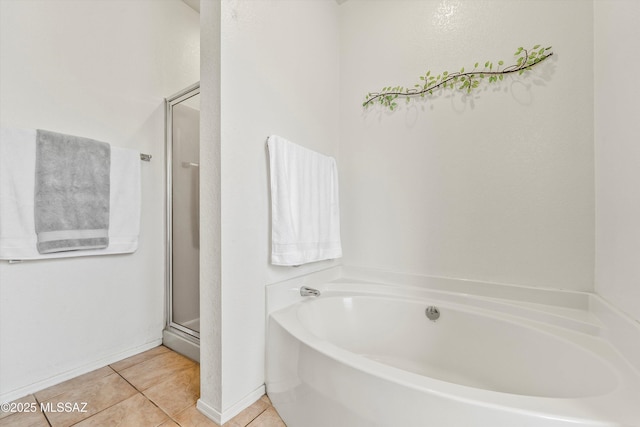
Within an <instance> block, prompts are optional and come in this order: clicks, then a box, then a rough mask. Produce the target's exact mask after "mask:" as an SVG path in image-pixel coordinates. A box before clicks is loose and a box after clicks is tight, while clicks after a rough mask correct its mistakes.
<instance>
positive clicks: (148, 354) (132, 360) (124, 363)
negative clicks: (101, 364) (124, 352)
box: [109, 345, 171, 372]
mask: <svg viewBox="0 0 640 427" xmlns="http://www.w3.org/2000/svg"><path fill="white" fill-rule="evenodd" d="M168 351H171V350H169V349H168V348H167V347H165V346H163V345H159V346H158V347H154V348H152V349H151V350H147V351H144V352H142V353H139V354H136V355H134V356H131V357H127V358H126V359H123V360H120V361H118V362H116V363H112V364H111V365H109V366H111V368H112V369H113V370H114V371H116V372H120V371H122V370H123V369H127V368H130V367H132V366H133V365H137V364H138V363H142V362H146V361H147V360H149V359H153V358H154V357H156V356H158V355H159V354H162V353H166V352H168Z"/></svg>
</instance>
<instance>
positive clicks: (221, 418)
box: [196, 384, 265, 425]
mask: <svg viewBox="0 0 640 427" xmlns="http://www.w3.org/2000/svg"><path fill="white" fill-rule="evenodd" d="M264 393H265V386H264V384H262V385H261V386H260V387H258V388H257V389H255V390H254V391H252V392H251V393H249V394H247V395H246V396H245V397H244V398H242V399H240V400H239V401H238V402H236V403H234V404H233V405H231V407H230V408H227V409H225V410H224V411H223V412H220V411H218V410H217V409H215V408H214V407H212V406H210V405H209V404H208V403H206V402H204V401H203V400H202V399H198V402H197V404H196V408H198V410H199V411H200V412H202V413H203V414H204V415H205V416H206V417H207V418H209V419H210V420H212V421H213V422H215V423H217V424H219V425H223V424H224V423H226V422H227V421H229V420H230V419H232V418H233V417H235V416H236V415H238V414H239V413H240V412H242V411H243V410H245V409H246V408H248V407H249V406H251V405H252V404H253V403H254V402H256V401H257V400H258V399H260V398H261V397H262V396H263V395H264Z"/></svg>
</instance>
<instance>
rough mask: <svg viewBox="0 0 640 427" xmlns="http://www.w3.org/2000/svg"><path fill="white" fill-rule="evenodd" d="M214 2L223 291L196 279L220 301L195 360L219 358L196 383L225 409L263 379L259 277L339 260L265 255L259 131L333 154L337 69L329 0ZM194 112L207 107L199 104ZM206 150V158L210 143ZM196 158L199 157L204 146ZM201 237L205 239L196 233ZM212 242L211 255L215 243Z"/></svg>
mask: <svg viewBox="0 0 640 427" xmlns="http://www.w3.org/2000/svg"><path fill="white" fill-rule="evenodd" d="M201 7H202V8H201V14H203V19H205V18H204V15H205V14H209V13H210V14H211V18H212V19H215V18H214V15H215V13H213V11H209V5H208V2H202V6H201ZM221 7H222V9H221V18H220V19H221V26H222V27H221V34H222V40H221V59H220V64H221V76H220V78H221V91H222V92H221V105H222V110H221V118H220V120H221V128H220V132H221V160H220V161H221V165H222V168H221V172H220V173H221V175H220V176H221V203H220V206H221V230H222V235H221V274H222V277H221V283H222V288H221V290H220V298H221V300H218V301H216V299H217V298H218V290H217V289H218V288H217V286H219V285H218V284H217V282H216V278H215V272H213V271H210V274H207V273H205V277H204V279H203V281H202V282H201V286H202V287H204V288H205V289H203V290H202V291H201V295H202V294H203V293H204V294H205V296H204V297H203V299H208V300H209V301H210V303H212V304H217V303H219V304H220V306H219V307H221V313H220V316H221V318H220V322H219V323H218V324H217V325H214V328H221V329H220V330H217V331H209V330H205V328H208V327H209V325H206V324H204V315H203V318H202V319H203V325H202V328H203V332H204V334H203V335H201V364H202V365H205V363H207V364H209V363H210V364H211V365H212V366H214V367H212V368H209V367H207V368H205V369H207V373H205V374H203V376H211V377H212V378H214V379H215V378H216V375H217V374H216V372H217V371H216V370H217V368H216V367H215V366H218V365H217V363H221V368H220V369H221V374H220V375H221V378H218V379H217V381H219V382H218V383H217V384H208V385H206V386H205V385H203V390H202V396H201V399H200V402H199V407H201V408H202V407H203V406H208V407H210V408H212V409H213V411H216V412H217V413H218V415H220V416H221V417H223V418H226V417H228V416H229V414H232V413H233V412H234V411H235V410H236V409H238V408H239V409H242V408H241V406H242V405H243V403H242V402H244V403H246V404H248V403H251V402H250V400H251V399H253V398H257V397H259V393H260V392H261V390H262V387H263V383H264V339H265V338H264V330H265V301H264V298H265V285H267V284H269V283H273V282H278V281H281V280H284V279H287V278H291V277H294V276H300V275H305V274H308V273H310V272H314V271H317V270H320V269H323V268H327V267H330V266H333V265H336V264H337V263H339V261H324V262H318V263H313V264H311V265H307V266H301V267H299V268H292V267H274V266H271V265H270V241H271V239H270V233H271V231H270V217H269V214H270V199H269V174H268V168H267V164H268V154H267V149H266V138H267V136H268V135H271V134H277V135H280V136H283V137H285V138H287V139H289V140H291V141H293V142H295V143H298V144H301V145H304V146H306V147H308V148H311V149H313V150H317V151H320V152H322V153H324V154H327V155H332V156H335V155H337V151H338V104H339V103H338V99H337V93H338V90H339V85H338V77H339V75H338V28H337V24H338V20H337V12H338V10H337V8H338V6H337V4H336V3H335V1H334V0H321V1H299V0H289V1H286V0H284V1H283V0H262V1H232V0H230V1H225V2H222V3H221ZM203 22H204V21H203ZM214 24H215V23H211V22H210V21H209V22H208V24H207V25H214ZM203 28H204V24H203ZM203 36H204V35H203ZM206 37H207V38H208V39H209V38H210V36H209V35H206ZM211 37H213V36H211ZM203 43H204V42H203ZM212 43H213V42H212ZM213 44H215V43H213ZM213 48H214V49H215V46H214V47H213ZM202 78H203V87H202V96H203V98H204V97H207V96H209V95H208V94H205V91H206V90H207V89H206V88H205V86H204V79H205V74H204V71H203V76H202ZM202 112H203V117H205V116H206V114H205V107H204V106H203V110H202ZM203 120H205V119H204V118H203ZM212 120H213V119H212ZM214 140H215V137H214V138H212V143H213V141H214ZM203 143H204V140H203ZM204 150H206V151H207V154H206V155H207V156H208V155H209V154H210V155H211V156H209V157H207V158H209V159H211V160H213V159H214V157H215V153H213V151H214V150H215V148H213V147H210V148H206V147H205V148H204ZM202 158H203V162H204V161H205V160H204V159H205V154H203V155H202ZM203 173H209V172H206V171H205V170H204V169H203ZM210 173H211V174H212V175H211V176H212V179H211V180H209V179H206V178H204V176H203V179H202V182H201V185H202V189H201V194H211V193H213V192H214V191H215V189H214V188H213V186H214V185H215V184H214V181H215V179H213V174H214V171H210ZM213 203H215V198H214V197H210V198H208V200H205V199H204V198H203V199H202V200H201V204H202V212H203V216H202V218H203V224H202V229H203V231H206V232H207V233H209V235H211V236H214V235H215V229H216V226H215V224H214V222H215V218H212V217H208V216H206V215H205V214H204V212H205V211H206V212H209V213H211V212H214V210H215V207H214V206H211V204H213ZM202 240H203V242H202V243H203V245H204V236H203V239H202ZM201 249H202V250H204V247H202V248H201ZM210 251H211V252H210V254H211V255H212V256H215V249H214V248H210ZM213 262H215V261H213ZM203 264H204V261H203ZM213 310H215V311H217V310H219V308H218V307H214V308H213ZM220 325H221V326H220ZM218 337H221V338H220V339H221V343H219V342H218V341H217V340H218ZM220 345H221V347H220ZM203 357H204V358H203ZM202 358H203V359H202ZM220 382H221V385H220ZM216 387H218V388H216Z"/></svg>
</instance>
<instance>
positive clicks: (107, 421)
mask: <svg viewBox="0 0 640 427" xmlns="http://www.w3.org/2000/svg"><path fill="white" fill-rule="evenodd" d="M168 419H169V417H168V416H167V414H165V413H164V412H162V411H161V410H160V409H158V407H157V406H156V405H154V404H153V403H151V402H149V400H148V399H147V398H146V397H144V396H143V395H142V394H140V393H136V394H134V395H133V396H131V397H130V398H128V399H126V400H123V401H122V402H120V403H117V404H116V405H114V406H111V407H110V408H107V409H105V410H104V411H102V412H98V413H97V414H95V415H93V416H92V417H89V418H87V419H85V420H84V421H81V422H79V423H78V424H75V426H74V427H103V426H145V427H155V426H157V425H160V424H162V423H163V422H164V421H166V420H168Z"/></svg>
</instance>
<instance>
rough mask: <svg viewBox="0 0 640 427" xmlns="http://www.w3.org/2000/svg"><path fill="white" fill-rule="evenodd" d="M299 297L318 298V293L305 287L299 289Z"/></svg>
mask: <svg viewBox="0 0 640 427" xmlns="http://www.w3.org/2000/svg"><path fill="white" fill-rule="evenodd" d="M300 296H303V297H319V296H320V291H319V290H317V289H313V288H309V287H307V286H302V287H301V288H300Z"/></svg>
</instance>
